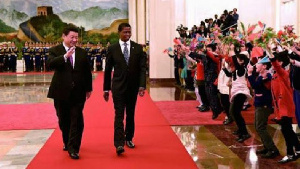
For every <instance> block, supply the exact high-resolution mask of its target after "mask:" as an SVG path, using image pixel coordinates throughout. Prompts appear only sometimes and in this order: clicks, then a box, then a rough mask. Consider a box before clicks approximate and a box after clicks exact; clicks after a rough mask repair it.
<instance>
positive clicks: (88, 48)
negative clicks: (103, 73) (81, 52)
mask: <svg viewBox="0 0 300 169" xmlns="http://www.w3.org/2000/svg"><path fill="white" fill-rule="evenodd" d="M85 50H86V52H87V58H88V61H89V63H90V68H91V70H92V71H93V70H94V57H93V49H92V44H90V43H89V42H87V44H86V48H85Z"/></svg>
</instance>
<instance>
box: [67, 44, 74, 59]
mask: <svg viewBox="0 0 300 169" xmlns="http://www.w3.org/2000/svg"><path fill="white" fill-rule="evenodd" d="M75 48H76V46H72V47H70V48H69V50H68V51H67V53H66V54H65V56H66V58H69V57H71V56H72V55H73V53H74V52H75Z"/></svg>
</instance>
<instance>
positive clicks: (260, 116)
mask: <svg viewBox="0 0 300 169" xmlns="http://www.w3.org/2000/svg"><path fill="white" fill-rule="evenodd" d="M271 113H272V109H271V108H268V107H256V108H255V123H254V124H255V129H256V131H257V133H258V135H259V137H260V138H261V142H262V143H263V145H264V147H265V148H266V149H268V150H271V151H278V149H277V147H276V146H275V144H274V142H273V139H272V137H271V135H270V134H269V132H268V130H267V126H268V118H269V116H270V114H271Z"/></svg>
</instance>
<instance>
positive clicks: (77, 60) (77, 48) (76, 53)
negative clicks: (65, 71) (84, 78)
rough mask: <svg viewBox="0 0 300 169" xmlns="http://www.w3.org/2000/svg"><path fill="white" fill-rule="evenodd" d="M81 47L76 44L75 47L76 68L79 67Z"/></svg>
mask: <svg viewBox="0 0 300 169" xmlns="http://www.w3.org/2000/svg"><path fill="white" fill-rule="evenodd" d="M79 55H80V54H79V47H77V46H76V48H75V58H74V60H75V63H74V69H76V68H77V65H78V62H79V58H78V57H79Z"/></svg>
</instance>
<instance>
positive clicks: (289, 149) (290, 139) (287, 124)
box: [279, 116, 300, 155]
mask: <svg viewBox="0 0 300 169" xmlns="http://www.w3.org/2000/svg"><path fill="white" fill-rule="evenodd" d="M279 124H280V125H281V132H282V134H283V137H284V140H285V144H286V153H287V155H294V154H295V153H294V148H295V150H296V151H300V144H299V141H298V138H297V135H296V133H295V132H294V130H293V127H292V118H291V117H287V116H284V117H282V118H281V120H280V121H279Z"/></svg>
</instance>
